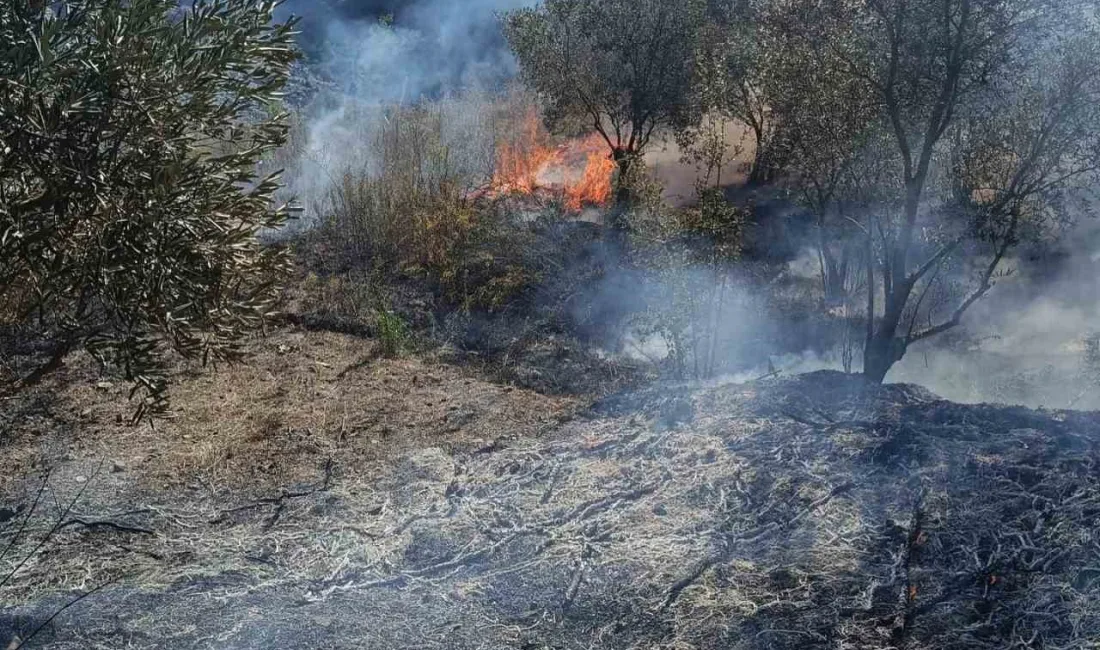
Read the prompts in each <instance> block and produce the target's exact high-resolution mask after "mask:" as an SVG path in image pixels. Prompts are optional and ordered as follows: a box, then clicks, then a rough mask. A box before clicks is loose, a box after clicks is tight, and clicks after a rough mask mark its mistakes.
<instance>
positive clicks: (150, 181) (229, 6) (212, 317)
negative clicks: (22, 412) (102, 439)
mask: <svg viewBox="0 0 1100 650" xmlns="http://www.w3.org/2000/svg"><path fill="white" fill-rule="evenodd" d="M277 4H278V3H277V2H274V1H270V0H198V1H196V2H194V3H189V4H188V6H186V7H180V6H179V3H177V2H176V1H175V0H66V1H64V2H49V3H46V2H29V3H28V2H5V3H0V331H2V333H3V334H4V335H5V336H6V337H9V340H10V337H14V340H15V341H22V342H27V341H32V340H33V341H36V342H37V345H36V346H35V348H36V349H37V350H38V351H39V352H41V353H42V354H40V355H39V356H40V357H41V363H40V364H39V365H37V367H33V369H31V368H27V369H25V371H22V370H20V371H13V372H9V373H8V374H9V375H11V376H9V377H7V378H6V379H5V382H6V387H7V389H8V390H12V389H16V390H17V389H20V388H24V387H27V386H30V385H33V384H34V383H36V382H38V381H40V380H41V379H42V378H43V377H45V376H46V375H47V374H49V373H50V372H51V371H53V370H56V369H57V368H58V367H59V366H60V365H61V364H62V362H63V360H64V359H65V357H66V356H67V355H68V354H70V353H71V352H73V351H75V350H77V349H79V348H84V349H86V350H88V351H89V352H90V353H91V354H92V355H93V356H94V357H95V358H96V359H98V360H99V361H100V362H101V363H103V364H105V365H107V366H110V367H114V368H116V369H117V370H119V371H120V372H122V373H123V374H124V375H125V377H126V378H128V380H130V381H132V382H133V384H134V393H136V394H139V395H140V396H141V397H142V400H141V403H140V407H139V409H138V413H137V417H140V416H143V415H146V414H148V413H150V412H152V411H153V410H156V409H157V408H160V407H163V406H164V391H165V386H166V373H165V372H164V365H165V362H166V354H167V353H168V352H170V351H174V352H176V353H178V354H180V355H182V356H183V357H186V358H197V359H201V360H202V361H203V362H206V361H208V360H218V359H232V358H234V357H236V356H237V355H238V354H239V353H240V349H239V341H240V339H241V337H242V336H243V335H244V334H245V333H246V332H248V331H250V330H252V329H254V328H256V327H257V326H259V325H261V324H262V323H263V321H264V319H265V316H267V315H268V314H269V312H270V311H271V308H272V305H273V301H274V299H275V298H276V291H277V288H278V285H279V282H280V279H281V278H282V276H283V273H284V271H286V270H287V264H288V258H287V257H286V255H285V254H284V252H283V251H280V250H278V249H276V248H272V247H267V246H264V245H262V244H261V242H260V241H258V239H257V234H258V233H259V232H260V231H261V230H263V229H272V228H277V227H279V226H280V225H281V224H283V223H284V220H285V219H286V218H287V216H288V210H287V208H286V207H285V206H279V205H276V204H275V202H274V200H273V195H274V193H275V192H276V190H277V189H278V183H277V181H278V176H277V174H270V175H264V176H260V175H259V174H258V172H257V169H258V163H259V162H260V161H261V160H262V159H263V158H264V157H265V156H266V155H268V154H269V153H270V152H272V151H273V150H274V149H275V148H277V147H278V146H279V145H280V144H282V143H283V142H284V140H285V137H286V133H287V127H286V122H285V116H284V115H282V114H281V113H280V112H279V111H278V110H277V108H276V107H277V105H278V101H279V99H280V92H281V89H282V87H283V85H284V83H285V82H286V80H287V76H288V73H289V66H290V64H291V63H292V62H293V60H294V59H295V57H296V50H295V47H294V44H293V38H294V32H293V25H292V23H282V24H280V23H275V22H273V12H274V11H275V8H276V5H277Z"/></svg>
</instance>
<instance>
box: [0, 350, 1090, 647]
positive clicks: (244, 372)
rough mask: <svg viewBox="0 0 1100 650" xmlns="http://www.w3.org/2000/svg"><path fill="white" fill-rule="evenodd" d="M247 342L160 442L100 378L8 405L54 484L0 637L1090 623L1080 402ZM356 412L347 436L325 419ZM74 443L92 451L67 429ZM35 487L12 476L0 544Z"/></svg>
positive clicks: (1001, 634)
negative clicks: (560, 368) (982, 401)
mask: <svg viewBox="0 0 1100 650" xmlns="http://www.w3.org/2000/svg"><path fill="white" fill-rule="evenodd" d="M263 345H264V346H265V349H267V350H268V351H267V352H264V351H259V352H257V354H256V356H255V357H254V359H253V360H252V361H250V362H249V364H248V365H247V366H246V367H244V368H237V369H231V370H229V371H225V372H221V373H218V374H217V375H215V376H213V377H211V376H195V377H190V378H184V379H182V380H181V381H182V383H181V389H180V396H179V398H178V400H180V404H181V406H180V408H181V409H182V410H183V411H185V412H186V414H187V415H188V417H187V418H185V419H186V421H181V422H176V423H173V422H167V423H164V424H163V425H161V426H160V427H159V428H158V430H157V431H155V432H148V431H142V432H141V433H140V434H137V433H131V434H125V433H124V431H126V429H125V428H124V427H122V426H121V425H117V426H116V425H115V424H114V423H113V418H112V413H113V412H112V410H111V409H113V408H125V405H122V406H121V407H120V406H118V405H117V404H115V403H114V402H115V401H117V400H115V401H112V400H111V399H110V398H109V396H107V395H104V394H103V393H104V392H105V391H104V389H100V390H99V391H96V390H93V389H91V388H89V389H87V393H84V394H72V393H71V392H70V393H69V394H65V395H63V396H62V397H61V398H59V399H58V400H57V401H54V402H50V403H43V402H41V401H35V400H29V401H26V402H24V403H21V405H20V408H19V409H12V410H9V411H6V415H5V418H6V421H5V425H11V424H13V423H19V425H20V428H19V430H20V431H21V432H22V434H21V435H20V436H17V437H15V439H13V440H9V441H8V442H7V443H6V444H7V445H8V447H7V450H6V451H7V452H8V453H7V456H8V457H9V458H12V457H16V456H17V457H18V458H19V460H20V462H21V463H24V464H25V465H27V466H32V465H35V464H38V465H39V466H40V467H44V466H46V465H47V464H48V465H50V466H51V467H53V471H52V473H51V475H50V476H49V479H48V481H49V483H48V487H47V489H46V492H45V496H43V497H42V501H43V504H48V507H47V506H46V505H43V504H40V505H39V507H38V509H37V510H36V512H35V514H34V516H32V517H30V518H29V520H28V521H27V523H26V524H25V526H26V531H25V534H24V535H22V536H21V538H20V540H19V541H18V542H17V543H16V545H15V548H12V549H8V551H7V552H6V553H7V557H8V558H11V557H12V556H16V555H19V556H20V557H22V556H23V555H24V554H25V552H26V551H28V550H30V549H32V548H33V547H34V546H35V544H37V543H38V541H39V540H40V539H42V538H43V536H44V535H45V534H46V533H47V532H48V531H49V530H50V529H51V527H53V526H56V525H57V523H58V522H59V521H62V520H63V521H65V522H69V523H67V524H66V525H64V526H63V527H62V528H61V529H60V530H57V531H56V532H55V534H54V535H53V536H52V537H51V538H50V539H49V542H48V543H47V544H46V546H45V547H44V548H43V549H40V552H39V553H37V554H35V555H34V556H33V557H32V558H31V559H30V560H29V561H28V562H27V563H26V564H25V565H24V566H23V567H22V568H21V569H20V572H19V574H18V579H16V580H12V581H10V582H9V583H8V584H6V585H4V587H3V588H2V589H0V601H2V602H3V604H4V610H3V614H2V618H0V647H4V646H6V645H7V644H8V643H9V638H11V637H13V636H15V635H21V638H22V637H26V636H28V635H29V633H30V632H32V631H34V630H36V629H38V628H40V627H41V630H40V631H39V632H38V633H37V634H35V635H34V636H33V638H30V639H29V640H28V641H27V643H26V644H25V646H24V647H27V648H56V649H68V648H73V649H75V648H241V649H245V648H256V649H259V648H307V647H308V648H470V649H474V648H528V649H535V648H540V649H541V648H562V649H565V648H594V647H600V648H677V649H688V648H700V649H702V648H746V649H748V648H888V647H906V648H929V649H931V648H1007V647H1020V648H1023V647H1036V648H1037V647H1043V648H1087V647H1093V644H1094V643H1095V639H1096V638H1097V636H1098V635H1100V608H1098V607H1097V606H1096V602H1097V597H1098V596H1100V593H1098V592H1100V586H1098V582H1097V581H1098V578H1100V570H1098V569H1097V567H1100V543H1098V542H1097V539H1098V538H1097V532H1098V531H1097V521H1098V519H1097V514H1100V471H1098V455H1097V452H1098V446H1100V415H1097V414H1093V413H1085V412H1071V411H1047V410H1030V409H1025V408H1016V407H1005V406H991V405H960V404H955V403H951V402H948V401H944V400H942V399H939V398H938V397H937V396H935V395H933V394H931V393H929V392H928V391H926V390H924V389H922V388H919V387H915V386H911V385H886V386H876V385H871V384H868V383H865V382H864V380H862V379H861V378H859V377H857V376H848V375H843V374H841V373H837V372H828V371H824V372H817V373H811V374H806V375H802V376H795V377H779V378H772V379H766V380H761V381H757V382H749V383H744V384H733V383H710V384H704V383H676V384H670V383H664V384H657V385H654V386H652V387H649V388H640V389H628V390H624V391H621V392H618V393H615V394H613V395H609V396H605V397H602V398H598V399H585V398H581V397H562V396H558V397H551V396H547V395H541V394H538V393H535V392H532V391H529V390H525V389H522V388H511V387H505V386H501V385H499V384H496V383H493V382H490V381H487V380H486V379H485V378H484V377H480V376H478V375H477V374H476V373H471V371H470V370H469V369H467V368H460V367H457V366H453V365H448V364H447V363H445V362H442V361H434V360H431V359H421V358H416V359H403V360H390V359H374V360H368V361H365V362H360V360H359V359H358V356H357V355H358V354H359V351H360V349H361V347H362V344H361V343H359V342H357V340H355V339H352V338H351V337H344V336H338V335H334V334H316V333H302V332H294V331H289V332H287V331H284V332H280V333H277V334H276V335H275V336H274V338H273V339H271V340H268V341H265V342H264V343H263ZM252 374H254V375H256V376H258V377H267V380H266V381H263V380H260V381H255V382H248V381H246V380H247V379H248V378H249V377H250V376H251V375H252ZM249 391H251V392H249ZM269 395H278V396H280V398H279V399H278V400H277V401H275V402H271V401H269V400H268V399H266V398H267V397H268V396H269ZM368 397H370V398H371V399H373V400H374V401H373V402H371V404H372V406H373V412H375V413H378V414H380V415H379V416H378V417H376V418H374V419H372V420H370V421H366V420H363V419H362V416H364V415H365V414H366V413H367V411H366V410H357V409H355V408H344V409H342V410H341V408H340V407H339V405H341V404H344V405H348V404H364V402H363V400H365V399H367V398H368ZM265 404H268V405H269V406H268V407H265ZM280 409H281V410H280ZM265 412H267V413H274V414H276V415H277V416H278V417H277V418H276V417H275V415H272V416H271V418H269V420H268V421H261V420H263V417H262V416H261V414H263V413H265ZM200 416H201V417H200ZM274 422H278V423H274ZM242 423H246V424H242ZM247 423H251V424H247ZM273 423H274V424H273ZM73 427H79V428H80V430H81V431H82V432H84V434H85V435H84V436H83V437H82V439H81V441H80V442H68V443H65V442H63V441H64V440H66V439H68V438H67V437H66V436H68V434H69V433H71V431H72V428H73ZM395 431H401V432H405V435H398V436H395V435H391V434H392V433H393V432H395ZM70 438H71V436H70ZM139 439H140V445H139ZM292 439H293V440H295V441H296V443H295V445H290V444H288V442H287V441H288V440H292ZM215 444H218V445H221V447H217V448H214V447H211V445H215ZM139 448H140V449H141V454H142V455H143V457H138V458H135V457H134V456H133V454H134V453H137V452H136V451H135V450H137V449H139ZM51 455H52V456H51ZM47 461H49V462H47ZM40 486H41V481H40V477H39V476H38V475H36V474H34V473H33V472H32V473H28V474H26V475H23V476H12V475H10V473H9V476H8V477H7V478H6V480H5V482H4V485H3V504H4V505H5V507H6V508H7V510H6V511H7V512H8V515H7V516H8V517H9V519H10V522H9V524H7V525H19V524H20V523H21V521H22V520H23V514H22V513H25V512H27V509H28V508H29V507H30V505H31V503H33V500H34V499H35V498H36V495H38V494H39V487H40ZM76 497H79V498H76ZM70 500H75V501H76V505H75V506H73V508H72V509H71V510H70V511H69V512H68V513H67V514H64V515H59V509H61V508H64V506H66V505H67V503H69V502H70ZM55 504H56V505H55ZM16 513H19V514H16ZM92 588H97V589H98V590H97V591H96V592H95V593H93V594H92V595H90V596H88V597H86V598H84V599H83V600H80V601H79V602H77V603H76V604H74V605H72V606H71V607H69V608H68V609H65V610H63V611H61V612H60V613H59V614H56V617H55V618H54V619H53V620H52V621H50V622H49V624H47V625H45V626H43V623H45V622H46V620H47V619H48V617H50V616H53V615H55V613H56V612H57V611H58V610H59V608H60V607H61V606H63V605H65V604H66V603H69V602H71V601H72V600H73V597H74V596H78V595H80V594H83V593H86V592H87V591H88V590H90V589H92Z"/></svg>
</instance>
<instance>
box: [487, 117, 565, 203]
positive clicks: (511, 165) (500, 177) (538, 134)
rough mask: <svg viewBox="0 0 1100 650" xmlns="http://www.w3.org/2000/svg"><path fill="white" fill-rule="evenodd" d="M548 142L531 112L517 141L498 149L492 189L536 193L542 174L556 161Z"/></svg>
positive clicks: (555, 155)
mask: <svg viewBox="0 0 1100 650" xmlns="http://www.w3.org/2000/svg"><path fill="white" fill-rule="evenodd" d="M546 141H547V138H546V136H545V134H544V133H543V130H542V124H541V123H540V121H539V116H538V113H537V112H536V111H535V110H534V109H531V110H529V111H528V112H527V114H526V115H524V117H523V123H522V124H521V126H520V133H519V134H518V137H517V138H515V139H514V140H512V141H509V142H503V143H501V144H500V145H499V146H498V147H497V152H496V169H495V171H494V173H493V187H494V188H495V189H496V190H497V191H499V192H518V193H521V194H531V193H532V192H534V191H535V188H536V187H538V174H539V171H540V170H541V169H542V168H543V166H545V165H546V164H548V163H549V162H551V161H552V160H554V159H555V158H556V157H557V152H555V151H554V150H553V149H552V148H551V147H550V146H549V145H548V144H547V142H546Z"/></svg>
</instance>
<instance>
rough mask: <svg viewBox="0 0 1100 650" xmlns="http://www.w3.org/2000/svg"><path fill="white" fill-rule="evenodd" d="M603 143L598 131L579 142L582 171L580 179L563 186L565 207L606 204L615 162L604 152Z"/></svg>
mask: <svg viewBox="0 0 1100 650" xmlns="http://www.w3.org/2000/svg"><path fill="white" fill-rule="evenodd" d="M605 146H606V145H605V143H604V141H603V139H602V138H601V137H600V135H599V134H598V133H593V134H592V135H590V136H588V138H586V139H585V140H584V141H582V142H581V143H580V149H581V151H584V152H585V154H586V155H585V165H584V171H583V172H582V173H581V177H580V179H578V180H577V181H576V182H573V183H567V184H566V185H565V187H564V192H565V207H566V208H567V209H569V210H580V209H581V207H582V206H584V205H585V204H591V205H606V204H607V202H608V201H609V200H610V199H611V175H612V174H613V173H614V172H615V163H614V162H613V161H612V160H611V158H610V157H609V156H608V155H607V154H606V153H604V150H605Z"/></svg>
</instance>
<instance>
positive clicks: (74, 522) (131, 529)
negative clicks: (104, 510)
mask: <svg viewBox="0 0 1100 650" xmlns="http://www.w3.org/2000/svg"><path fill="white" fill-rule="evenodd" d="M69 526H83V527H85V528H92V529H94V528H110V529H111V530H115V531H118V532H120V533H133V534H135V535H156V534H157V533H156V531H153V530H150V529H148V528H141V527H139V526H127V525H125V524H119V523H115V522H113V521H107V520H91V521H89V520H86V519H80V518H78V517H71V518H69V519H68V520H66V521H65V522H64V523H62V524H61V525H60V526H58V527H57V529H58V530H61V529H62V528H68V527H69Z"/></svg>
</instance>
